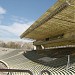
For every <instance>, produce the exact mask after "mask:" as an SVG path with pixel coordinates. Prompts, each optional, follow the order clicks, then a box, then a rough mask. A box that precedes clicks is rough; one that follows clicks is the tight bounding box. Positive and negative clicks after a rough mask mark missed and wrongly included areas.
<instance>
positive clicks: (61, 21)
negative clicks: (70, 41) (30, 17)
mask: <svg viewBox="0 0 75 75" xmlns="http://www.w3.org/2000/svg"><path fill="white" fill-rule="evenodd" d="M74 4H75V0H58V1H57V2H56V3H55V4H54V5H53V6H52V7H51V8H49V9H48V10H47V11H46V12H45V13H44V14H43V15H42V16H41V17H40V18H39V19H38V20H37V21H35V22H34V23H33V24H32V25H31V26H30V27H29V28H28V29H27V30H26V31H25V32H24V33H23V34H22V35H21V36H20V37H21V38H29V39H34V40H43V39H45V38H53V37H55V36H58V35H65V34H67V33H69V32H70V33H71V32H73V34H75V5H74ZM65 37H66V36H65Z"/></svg>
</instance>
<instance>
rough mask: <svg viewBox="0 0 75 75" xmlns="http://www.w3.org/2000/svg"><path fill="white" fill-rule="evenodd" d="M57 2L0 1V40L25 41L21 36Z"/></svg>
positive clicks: (45, 0)
mask: <svg viewBox="0 0 75 75" xmlns="http://www.w3.org/2000/svg"><path fill="white" fill-rule="evenodd" d="M56 1H57V0H38V1H37V0H0V40H5V41H7V40H11V41H12V40H16V41H20V40H22V41H23V40H24V41H28V40H27V39H20V35H21V34H22V33H23V32H24V31H25V30H26V29H27V28H28V27H29V26H30V25H32V24H33V23H34V22H35V21H36V20H37V19H38V18H39V17H40V16H41V15H42V14H43V13H45V12H46V11H47V10H48V9H49V8H50V7H51V6H52V5H53V4H54V3H55V2H56Z"/></svg>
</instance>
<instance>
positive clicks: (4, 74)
mask: <svg viewBox="0 0 75 75" xmlns="http://www.w3.org/2000/svg"><path fill="white" fill-rule="evenodd" d="M0 75H33V73H32V72H31V71H30V70H20V69H0Z"/></svg>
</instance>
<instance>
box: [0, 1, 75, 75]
mask: <svg viewBox="0 0 75 75" xmlns="http://www.w3.org/2000/svg"><path fill="white" fill-rule="evenodd" d="M20 38H28V39H32V40H34V42H33V45H34V46H35V47H36V50H31V51H24V50H20V49H18V50H12V51H10V52H8V53H6V54H5V55H1V56H0V64H1V66H0V67H1V68H0V75H75V1H74V0H58V1H57V2H56V3H55V4H54V5H53V6H52V7H51V8H49V9H48V10H47V11H46V12H45V13H44V14H43V15H42V16H41V17H40V18H39V19H37V20H36V21H35V22H34V23H33V24H32V25H31V26H30V27H29V28H28V29H27V30H26V31H25V32H24V33H23V34H21V36H20Z"/></svg>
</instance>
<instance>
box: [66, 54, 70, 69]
mask: <svg viewBox="0 0 75 75" xmlns="http://www.w3.org/2000/svg"><path fill="white" fill-rule="evenodd" d="M67 57H68V60H67V69H68V68H69V67H70V55H68V56H67Z"/></svg>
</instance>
